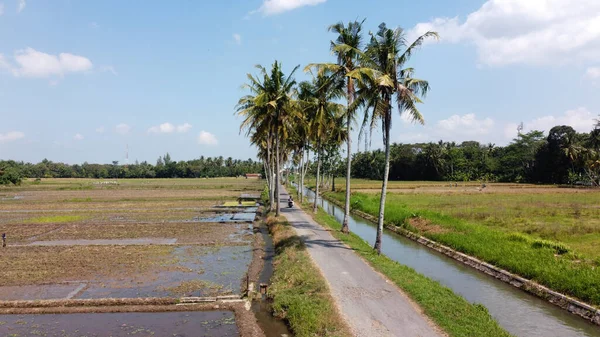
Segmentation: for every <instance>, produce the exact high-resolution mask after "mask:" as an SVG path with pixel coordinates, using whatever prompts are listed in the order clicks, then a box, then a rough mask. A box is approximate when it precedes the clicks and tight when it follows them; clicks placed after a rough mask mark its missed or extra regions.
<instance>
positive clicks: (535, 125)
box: [504, 107, 598, 139]
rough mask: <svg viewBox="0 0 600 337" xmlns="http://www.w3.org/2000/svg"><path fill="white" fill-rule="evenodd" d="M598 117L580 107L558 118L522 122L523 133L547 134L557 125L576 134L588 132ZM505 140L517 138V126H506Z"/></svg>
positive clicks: (548, 117)
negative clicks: (570, 128)
mask: <svg viewBox="0 0 600 337" xmlns="http://www.w3.org/2000/svg"><path fill="white" fill-rule="evenodd" d="M596 118H598V115H595V114H593V113H592V112H591V111H589V110H588V109H587V108H584V107H580V108H577V109H574V110H568V111H566V112H565V113H564V114H562V115H559V116H553V115H548V116H542V117H539V118H536V119H533V120H530V121H528V122H523V132H529V131H532V130H539V131H544V132H546V133H548V131H550V129H552V128H553V127H555V126H557V125H568V126H570V127H572V128H573V129H575V130H576V131H578V132H590V131H591V130H592V129H593V127H594V123H595V121H594V119H596ZM504 133H505V136H506V138H508V139H512V138H515V137H516V136H517V124H514V123H511V124H507V125H506V126H505V129H504Z"/></svg>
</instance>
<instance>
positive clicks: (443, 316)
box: [309, 208, 511, 337]
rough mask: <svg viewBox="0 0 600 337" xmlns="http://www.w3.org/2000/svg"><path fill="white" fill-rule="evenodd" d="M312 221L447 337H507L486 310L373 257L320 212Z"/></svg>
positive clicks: (387, 260)
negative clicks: (405, 297) (403, 295)
mask: <svg viewBox="0 0 600 337" xmlns="http://www.w3.org/2000/svg"><path fill="white" fill-rule="evenodd" d="M309 213H312V212H309ZM313 218H314V219H315V221H317V222H318V223H319V224H321V225H322V226H324V227H325V228H329V229H333V231H332V232H331V233H332V234H333V236H334V237H335V238H337V239H338V240H340V241H342V242H344V243H345V244H346V245H348V246H350V247H351V248H352V249H353V250H354V251H355V252H356V253H357V254H359V255H360V256H362V257H363V258H364V259H365V260H366V261H368V262H369V264H370V265H371V266H372V267H373V268H374V269H375V270H377V271H379V272H380V273H382V274H383V275H385V276H386V277H387V278H388V279H390V280H391V281H392V282H394V283H395V284H396V285H397V286H398V287H400V288H401V289H402V290H403V291H404V292H405V293H407V294H408V296H409V297H410V298H411V299H413V300H414V301H415V302H416V303H417V304H418V305H419V306H420V307H421V309H423V311H424V313H425V314H426V315H427V316H428V317H429V318H430V319H431V320H433V321H434V322H435V323H436V324H437V325H438V326H439V327H440V328H441V329H443V330H444V331H445V332H446V333H447V334H448V335H449V336H456V337H459V336H460V337H462V336H511V335H510V334H509V333H508V332H506V331H505V330H504V329H502V328H501V327H500V325H498V322H496V321H495V320H494V319H493V318H492V316H490V314H489V313H488V311H487V308H486V307H484V306H483V305H480V304H471V303H469V302H468V301H467V300H465V299H464V298H462V297H461V296H459V295H457V294H455V293H454V292H453V291H452V290H451V289H449V288H447V287H444V286H442V285H441V284H440V283H439V282H437V281H434V280H432V279H429V278H427V277H426V276H423V275H421V274H419V273H417V272H416V271H415V270H414V269H412V268H410V267H407V266H404V265H402V264H399V263H398V262H396V261H393V260H391V259H390V258H388V257H387V256H385V255H377V253H376V252H375V251H374V250H373V248H372V247H371V246H370V245H369V244H368V243H367V242H366V241H364V240H363V239H361V238H360V237H359V236H358V235H356V234H353V233H350V234H349V235H345V234H342V233H341V232H340V230H341V227H342V226H341V224H340V223H339V222H337V220H336V219H335V218H334V217H332V216H331V215H329V214H327V213H326V212H325V211H323V210H322V209H321V208H319V210H318V212H317V214H316V215H313Z"/></svg>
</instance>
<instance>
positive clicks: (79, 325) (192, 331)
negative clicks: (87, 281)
mask: <svg viewBox="0 0 600 337" xmlns="http://www.w3.org/2000/svg"><path fill="white" fill-rule="evenodd" d="M0 335H2V336H37V335H39V336H48V337H50V336H57V337H58V336H60V337H70V336H73V337H75V336H90V337H91V336H115V337H116V336H131V335H136V336H180V337H184V336H238V335H239V332H238V328H237V326H236V321H235V317H234V315H233V313H232V312H230V311H205V312H185V311H184V312H166V313H118V314H117V313H103V314H44V315H2V316H0Z"/></svg>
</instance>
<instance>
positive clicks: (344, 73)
mask: <svg viewBox="0 0 600 337" xmlns="http://www.w3.org/2000/svg"><path fill="white" fill-rule="evenodd" d="M363 22H364V20H362V21H360V22H359V21H351V22H348V25H347V26H345V25H344V23H343V22H338V23H336V24H334V25H331V26H329V31H330V32H334V33H336V34H338V36H337V38H336V40H335V41H331V52H332V53H333V54H334V55H335V56H336V58H337V63H320V64H309V65H308V66H307V67H306V68H305V71H306V70H307V69H310V68H313V67H316V68H319V69H321V71H324V70H328V71H331V72H333V73H334V74H336V75H337V76H341V77H342V78H344V79H345V81H346V83H345V89H346V102H347V108H346V130H347V131H348V132H350V131H351V127H352V125H351V123H352V121H353V120H354V115H355V110H352V109H350V106H351V105H352V103H353V101H354V99H355V97H356V95H355V86H354V78H352V77H348V74H349V73H350V72H352V71H354V70H356V69H357V68H360V67H359V63H358V60H359V58H360V57H361V56H362V51H361V48H362V34H361V31H362V24H363ZM346 144H347V148H346V155H347V158H346V201H345V204H344V221H343V222H342V232H343V233H348V232H349V231H350V229H349V228H348V218H349V217H350V176H351V173H352V157H351V154H352V141H351V138H350V135H348V137H347V140H346Z"/></svg>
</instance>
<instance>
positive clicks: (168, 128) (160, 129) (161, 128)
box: [148, 123, 175, 133]
mask: <svg viewBox="0 0 600 337" xmlns="http://www.w3.org/2000/svg"><path fill="white" fill-rule="evenodd" d="M173 131H175V126H174V125H173V124H171V123H162V124H161V125H157V126H153V127H151V128H149V129H148V133H171V132H173Z"/></svg>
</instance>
